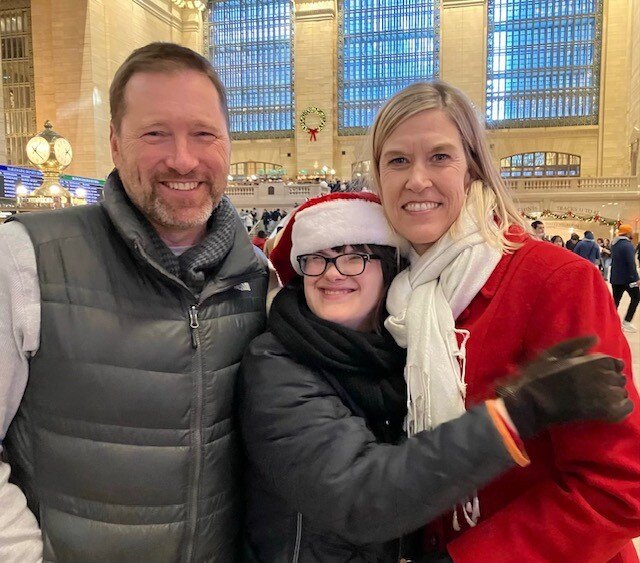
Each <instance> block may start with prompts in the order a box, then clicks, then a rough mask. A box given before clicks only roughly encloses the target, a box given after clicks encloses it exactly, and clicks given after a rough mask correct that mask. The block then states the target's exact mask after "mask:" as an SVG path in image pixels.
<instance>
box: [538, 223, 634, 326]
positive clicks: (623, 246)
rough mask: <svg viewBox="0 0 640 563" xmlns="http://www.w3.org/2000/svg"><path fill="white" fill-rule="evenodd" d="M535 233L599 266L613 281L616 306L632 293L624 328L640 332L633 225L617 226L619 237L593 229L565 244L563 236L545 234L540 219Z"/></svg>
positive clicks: (610, 281) (612, 288) (604, 276)
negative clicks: (600, 234) (605, 235)
mask: <svg viewBox="0 0 640 563" xmlns="http://www.w3.org/2000/svg"><path fill="white" fill-rule="evenodd" d="M531 231H532V233H533V236H534V237H535V238H537V239H538V240H542V241H547V240H548V241H549V242H551V243H552V244H555V245H556V246H560V247H564V248H566V249H567V250H570V251H572V252H574V253H575V254H577V255H578V256H580V257H582V258H584V259H585V260H588V261H589V262H591V263H592V264H593V265H594V266H596V267H597V268H598V269H599V270H600V272H601V274H602V276H603V278H604V279H605V280H606V281H608V282H609V283H610V284H611V290H612V293H613V299H614V303H615V305H616V307H618V306H619V305H620V301H621V300H622V296H623V295H624V294H625V293H627V294H628V295H629V306H628V307H627V310H626V312H625V315H624V318H623V320H622V330H624V331H625V332H637V331H638V329H637V328H636V327H635V326H634V325H633V324H632V322H631V321H632V320H633V317H634V315H635V313H636V310H637V308H638V304H640V288H639V287H638V286H639V282H638V280H639V279H640V275H639V274H638V266H637V261H638V260H640V243H638V245H637V246H636V247H635V248H634V246H633V242H632V240H633V229H632V227H631V225H627V224H621V225H619V226H618V227H617V229H616V236H615V238H614V239H613V240H612V241H610V240H609V239H608V238H598V239H596V238H595V236H594V234H593V232H592V231H585V232H584V238H582V239H580V236H579V235H578V234H577V233H571V238H570V239H569V240H568V241H567V243H566V244H565V243H564V241H563V240H562V237H561V236H559V235H554V236H552V237H551V238H550V239H549V238H547V236H546V234H545V228H544V223H543V222H542V221H539V220H536V221H534V222H533V223H531Z"/></svg>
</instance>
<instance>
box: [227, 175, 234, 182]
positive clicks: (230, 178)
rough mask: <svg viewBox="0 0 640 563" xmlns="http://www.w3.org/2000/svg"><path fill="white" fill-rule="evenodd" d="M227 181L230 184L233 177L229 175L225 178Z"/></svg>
mask: <svg viewBox="0 0 640 563" xmlns="http://www.w3.org/2000/svg"><path fill="white" fill-rule="evenodd" d="M227 180H229V182H231V181H232V180H233V176H232V175H231V174H229V175H228V176H227Z"/></svg>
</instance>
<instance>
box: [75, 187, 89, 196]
mask: <svg viewBox="0 0 640 563" xmlns="http://www.w3.org/2000/svg"><path fill="white" fill-rule="evenodd" d="M76 197H82V198H85V197H87V190H85V189H84V188H78V189H77V190H76Z"/></svg>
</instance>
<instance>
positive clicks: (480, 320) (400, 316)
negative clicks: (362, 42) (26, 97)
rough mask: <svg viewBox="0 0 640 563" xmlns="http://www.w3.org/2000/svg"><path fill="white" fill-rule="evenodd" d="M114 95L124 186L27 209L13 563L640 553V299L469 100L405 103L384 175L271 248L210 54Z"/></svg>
mask: <svg viewBox="0 0 640 563" xmlns="http://www.w3.org/2000/svg"><path fill="white" fill-rule="evenodd" d="M109 101H110V107H111V129H110V139H109V142H110V148H111V154H112V158H113V161H114V164H115V168H114V170H113V171H112V173H111V174H110V175H109V177H108V178H107V182H106V185H105V188H104V200H103V201H101V202H99V203H97V204H95V205H89V206H82V207H74V208H69V209H63V210H59V211H53V212H43V213H37V214H35V213H34V214H20V215H18V216H14V217H13V218H12V220H10V221H8V222H7V223H5V224H4V225H2V226H0V256H2V257H3V258H2V260H0V350H1V352H2V359H3V361H2V363H0V440H1V447H2V459H1V461H0V508H1V510H0V561H7V562H9V561H11V562H13V561H15V562H20V563H32V562H34V563H35V562H39V561H43V560H44V561H50V562H70V563H75V562H83V563H84V562H87V561H105V562H106V561H109V562H117V563H134V562H135V563H138V562H140V561H149V562H151V561H152V562H154V563H174V562H176V563H177V562H179V561H190V562H205V561H206V562H216V563H217V562H224V563H228V562H234V561H238V562H248V563H254V562H261V563H280V562H285V561H293V562H294V563H334V562H335V563H346V562H351V563H374V562H380V563H397V562H398V561H399V560H401V559H402V560H404V561H414V562H416V563H446V562H449V563H450V562H455V563H478V562H485V561H491V562H492V563H519V562H521V561H527V562H540V563H543V562H559V561H566V562H576V563H577V562H580V563H606V562H608V563H630V562H636V563H637V562H638V557H637V555H636V551H635V549H634V547H633V545H632V543H631V539H632V538H633V537H636V536H639V535H640V457H639V456H638V444H639V443H640V410H639V409H638V402H639V398H638V393H637V390H636V388H635V387H634V385H633V379H632V378H633V374H632V367H631V366H632V362H631V354H630V350H629V346H628V344H627V340H626V338H625V337H624V335H623V333H622V330H621V325H620V322H619V318H618V315H617V311H616V308H615V305H614V301H613V299H612V298H611V294H610V291H609V288H608V287H607V286H606V283H605V281H604V279H603V277H602V275H601V274H600V273H599V272H598V270H597V268H595V267H594V266H593V265H592V264H590V263H589V262H588V261H587V260H584V259H583V258H582V257H581V256H578V255H577V254H576V253H569V252H567V251H566V250H564V249H560V248H558V247H557V246H556V245H552V244H548V243H545V244H541V243H540V242H539V241H537V240H535V238H534V237H533V236H532V235H531V234H530V230H529V228H528V225H526V224H525V223H524V221H523V219H522V217H521V215H520V213H519V212H518V210H517V208H516V206H515V204H514V202H513V200H512V199H511V196H510V194H509V191H508V190H507V189H506V187H505V185H504V183H503V181H502V179H501V177H500V174H499V172H498V171H497V170H496V169H495V167H494V164H493V158H492V156H491V154H490V151H489V145H488V143H487V140H486V135H485V131H484V126H483V121H482V120H481V119H480V117H479V116H478V114H477V113H476V110H475V108H474V106H473V104H472V102H471V101H470V99H469V98H468V97H467V96H466V95H465V94H463V93H462V92H461V91H460V90H458V89H456V88H454V87H453V86H451V85H448V84H446V83H444V82H440V81H433V82H423V83H416V84H413V85H411V86H409V87H407V88H405V89H403V90H401V91H400V92H398V93H396V94H395V95H394V96H393V97H391V98H390V99H389V100H388V101H387V102H386V104H385V105H384V106H383V107H382V108H381V109H380V111H379V112H378V114H377V116H376V118H375V120H374V123H373V125H372V126H371V129H370V132H369V135H368V137H367V139H368V147H369V148H368V150H369V152H370V155H369V159H370V161H371V180H370V181H371V183H370V184H368V185H367V187H368V189H369V190H370V191H362V192H350V191H348V190H338V191H337V192H335V193H331V194H326V195H323V196H321V197H319V198H315V199H311V200H309V201H308V202H306V203H304V204H303V205H301V206H299V207H298V208H297V209H296V210H295V211H294V212H292V213H291V214H290V216H289V219H288V221H287V222H286V225H281V226H282V227H283V228H282V229H281V231H280V232H279V233H278V234H277V236H274V237H273V238H270V239H269V241H273V244H274V245H275V246H274V247H273V249H272V250H271V251H270V259H271V264H270V263H269V262H268V261H267V259H266V258H265V254H264V253H262V252H260V251H258V250H257V249H256V248H255V247H254V246H253V245H252V244H251V241H250V238H249V235H248V232H247V226H248V225H247V223H246V217H247V212H245V214H244V215H245V218H244V219H241V218H240V216H239V215H238V213H237V211H236V210H235V209H234V208H233V206H232V205H231V203H230V201H229V199H228V198H227V197H226V196H225V195H224V191H225V187H226V183H227V178H228V174H229V163H230V152H231V139H230V133H229V112H228V108H227V98H226V92H225V88H224V86H223V84H222V83H221V82H220V79H219V77H218V75H217V73H216V72H215V70H214V69H213V67H212V66H211V63H210V62H209V61H208V60H207V59H206V58H205V57H203V56H201V55H200V54H198V53H195V52H194V51H191V50H189V49H187V48H185V47H182V46H179V45H176V44H172V43H152V44H149V45H147V46H145V47H142V48H140V49H137V50H135V51H134V52H133V53H132V54H131V55H130V56H129V57H128V58H127V59H126V61H125V62H124V63H123V64H122V66H121V67H120V68H119V69H118V70H117V72H116V73H115V76H114V78H113V82H112V85H111V88H110V92H109ZM371 192H373V193H371ZM245 211H246V210H245ZM248 215H251V221H252V222H253V221H254V220H255V218H256V217H257V213H256V217H253V215H252V213H251V212H250V211H249V212H248ZM272 222H273V220H271V219H270V220H269V221H266V222H265V223H264V224H265V229H264V230H263V234H264V235H266V233H267V230H268V229H267V227H268V226H270V225H271V223H272ZM619 232H620V233H621V234H620V237H623V236H626V237H627V238H628V236H627V235H625V234H624V229H622V227H621V228H620V230H619ZM258 234H260V233H258ZM576 246H577V245H576ZM627 248H628V245H627V243H626V242H624V241H623V240H622V239H619V240H616V239H614V241H613V242H612V245H611V257H612V276H613V275H614V273H615V272H616V266H615V264H616V255H617V254H618V252H620V253H623V254H625V255H626V253H627ZM271 267H273V268H274V269H275V273H274V272H273V271H272V269H271ZM625 283H626V282H625ZM267 305H270V308H269V310H268V307H267Z"/></svg>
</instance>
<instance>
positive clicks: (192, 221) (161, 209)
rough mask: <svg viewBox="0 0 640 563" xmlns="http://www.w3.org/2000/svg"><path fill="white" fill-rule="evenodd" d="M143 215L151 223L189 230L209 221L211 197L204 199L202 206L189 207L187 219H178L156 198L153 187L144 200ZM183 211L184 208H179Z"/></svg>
mask: <svg viewBox="0 0 640 563" xmlns="http://www.w3.org/2000/svg"><path fill="white" fill-rule="evenodd" d="M146 199H147V201H146V206H145V209H144V210H143V213H144V214H145V215H146V216H147V219H149V221H151V222H152V223H155V224H157V225H161V226H162V227H169V228H173V229H181V230H182V229H184V230H187V229H191V228H193V227H200V226H202V225H204V224H206V222H207V221H208V220H209V217H211V214H212V213H213V210H214V203H213V196H211V197H209V198H207V199H205V200H204V201H203V203H202V205H199V206H197V207H195V206H194V207H191V208H189V209H190V213H189V214H188V216H187V217H179V213H176V210H175V209H174V208H172V207H171V206H170V205H168V204H167V202H166V201H163V200H162V199H161V198H159V197H158V196H157V193H156V189H155V187H153V188H152V192H151V195H150V197H149V198H146ZM180 209H184V207H182V208H180Z"/></svg>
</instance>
